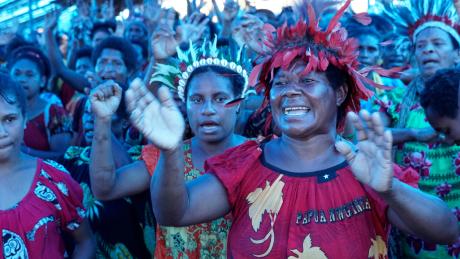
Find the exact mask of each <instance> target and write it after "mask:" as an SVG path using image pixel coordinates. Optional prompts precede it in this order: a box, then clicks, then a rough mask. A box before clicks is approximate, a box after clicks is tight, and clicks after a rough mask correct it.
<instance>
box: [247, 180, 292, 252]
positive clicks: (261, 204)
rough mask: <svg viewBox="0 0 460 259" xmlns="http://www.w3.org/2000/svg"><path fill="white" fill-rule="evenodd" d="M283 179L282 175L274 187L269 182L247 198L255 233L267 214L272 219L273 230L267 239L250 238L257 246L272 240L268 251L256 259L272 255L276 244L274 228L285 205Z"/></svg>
mask: <svg viewBox="0 0 460 259" xmlns="http://www.w3.org/2000/svg"><path fill="white" fill-rule="evenodd" d="M281 178H282V175H280V176H279V177H278V178H277V179H276V180H275V181H274V182H273V184H272V185H270V182H268V181H267V182H266V184H265V188H264V189H262V188H257V189H256V190H254V191H253V192H251V193H249V195H248V196H247V197H246V200H247V201H248V203H249V204H250V207H249V217H250V218H251V223H252V228H253V229H254V231H255V232H257V231H258V230H259V227H260V224H261V223H262V219H263V215H264V214H265V213H267V214H268V216H269V218H270V225H271V229H270V231H269V232H268V233H267V234H266V235H265V237H263V238H262V239H253V238H250V239H251V242H252V243H253V244H256V245H260V244H263V243H265V242H266V241H267V240H270V245H269V247H268V249H267V250H266V251H265V252H264V253H262V254H258V255H254V256H256V257H265V256H267V255H268V254H270V252H271V250H272V248H273V244H274V242H275V233H274V230H273V226H274V225H275V221H276V217H277V216H278V212H279V211H280V209H281V206H282V205H283V187H284V182H282V181H281Z"/></svg>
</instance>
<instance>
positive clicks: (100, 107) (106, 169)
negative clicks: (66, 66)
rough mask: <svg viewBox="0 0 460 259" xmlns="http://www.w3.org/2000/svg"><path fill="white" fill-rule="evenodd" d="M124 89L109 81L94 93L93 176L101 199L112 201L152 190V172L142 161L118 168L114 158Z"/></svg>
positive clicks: (92, 100)
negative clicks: (113, 127)
mask: <svg viewBox="0 0 460 259" xmlns="http://www.w3.org/2000/svg"><path fill="white" fill-rule="evenodd" d="M121 91H122V90H121V88H120V86H118V85H117V84H116V83H115V82H113V81H108V82H106V83H104V84H102V85H100V86H98V87H96V88H95V89H93V91H92V92H91V94H90V101H91V107H92V110H93V113H94V137H93V143H92V150H91V163H90V178H91V187H92V190H93V193H94V195H95V196H96V197H97V198H98V199H102V200H112V199H116V198H121V197H125V196H128V195H131V194H136V193H140V192H142V191H145V190H147V189H148V186H149V181H150V175H149V173H148V171H147V168H146V167H145V164H144V163H143V162H142V161H139V162H135V163H133V164H129V165H126V166H124V167H122V168H120V169H118V170H116V164H115V161H114V158H113V147H112V140H111V138H112V131H111V121H112V115H113V114H114V113H115V111H116V110H117V108H118V106H119V104H120V101H121Z"/></svg>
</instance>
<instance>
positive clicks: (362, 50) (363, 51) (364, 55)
mask: <svg viewBox="0 0 460 259" xmlns="http://www.w3.org/2000/svg"><path fill="white" fill-rule="evenodd" d="M359 55H360V56H361V58H367V57H368V56H369V52H368V51H367V50H366V49H361V50H360V51H359Z"/></svg>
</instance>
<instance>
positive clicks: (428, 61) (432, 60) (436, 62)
mask: <svg viewBox="0 0 460 259" xmlns="http://www.w3.org/2000/svg"><path fill="white" fill-rule="evenodd" d="M438 63H439V62H438V61H437V60H435V59H427V60H424V61H423V65H428V64H438Z"/></svg>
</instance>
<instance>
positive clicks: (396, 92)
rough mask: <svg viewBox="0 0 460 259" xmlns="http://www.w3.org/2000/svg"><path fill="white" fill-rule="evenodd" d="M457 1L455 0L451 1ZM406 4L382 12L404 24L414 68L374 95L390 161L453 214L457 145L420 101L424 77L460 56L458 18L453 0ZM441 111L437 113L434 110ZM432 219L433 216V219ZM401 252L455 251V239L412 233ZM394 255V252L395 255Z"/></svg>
mask: <svg viewBox="0 0 460 259" xmlns="http://www.w3.org/2000/svg"><path fill="white" fill-rule="evenodd" d="M456 2H458V1H456ZM405 4H406V5H405V6H394V5H389V6H387V9H386V10H385V13H386V14H387V15H389V16H391V20H393V21H395V23H396V25H398V26H400V27H403V28H406V29H407V32H408V35H409V38H410V39H411V41H412V44H413V46H414V57H415V60H416V63H417V67H418V70H419V74H418V75H417V77H416V78H415V79H414V80H412V82H411V83H410V84H409V85H408V87H398V88H396V89H393V90H392V91H389V92H388V93H387V94H386V96H382V97H381V98H379V99H377V101H376V102H377V103H378V104H379V105H378V107H377V108H376V109H379V110H380V111H382V114H383V116H384V117H385V118H386V119H385V121H387V122H388V124H387V125H385V126H388V127H390V128H391V131H392V135H393V143H394V145H395V146H396V148H395V152H394V155H395V162H396V163H397V164H399V165H402V166H411V167H413V168H414V169H416V170H417V172H418V173H419V175H420V176H421V179H420V182H419V185H420V190H422V191H423V192H426V193H428V194H431V195H436V196H438V197H439V198H441V199H442V200H444V201H445V202H446V203H447V205H448V206H449V207H450V208H452V209H453V211H454V212H455V213H456V214H457V215H459V214H458V208H459V207H460V189H459V188H453V186H458V185H459V184H460V178H459V177H458V174H456V171H457V168H458V164H457V163H456V161H457V160H458V159H459V158H460V147H459V146H457V145H452V144H451V143H449V141H448V140H446V139H443V138H442V137H440V136H442V134H439V135H438V132H439V133H443V132H442V130H443V129H439V128H438V129H433V128H432V127H431V126H430V124H429V123H428V120H427V119H426V114H425V111H424V110H423V108H422V107H421V105H420V93H421V92H422V90H423V89H424V88H425V82H426V81H428V79H429V78H430V77H431V76H433V75H434V74H435V73H436V72H437V71H438V70H441V69H448V68H454V67H455V66H456V65H457V64H458V63H459V62H460V48H459V46H460V24H459V23H458V21H459V19H458V14H457V12H456V10H455V7H454V5H453V4H452V1H433V0H411V1H406V2H405ZM439 115H440V116H441V114H439ZM433 220H434V219H433ZM396 239H397V240H399V245H398V246H396V247H401V249H400V250H401V251H397V253H400V254H399V256H400V257H402V258H413V257H417V258H447V257H452V256H453V257H458V256H459V255H460V249H459V247H460V240H459V241H457V242H456V243H455V244H452V245H449V246H445V245H440V244H436V242H430V240H422V239H420V238H417V237H414V236H406V235H402V236H400V237H399V238H396ZM396 256H397V255H396Z"/></svg>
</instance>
